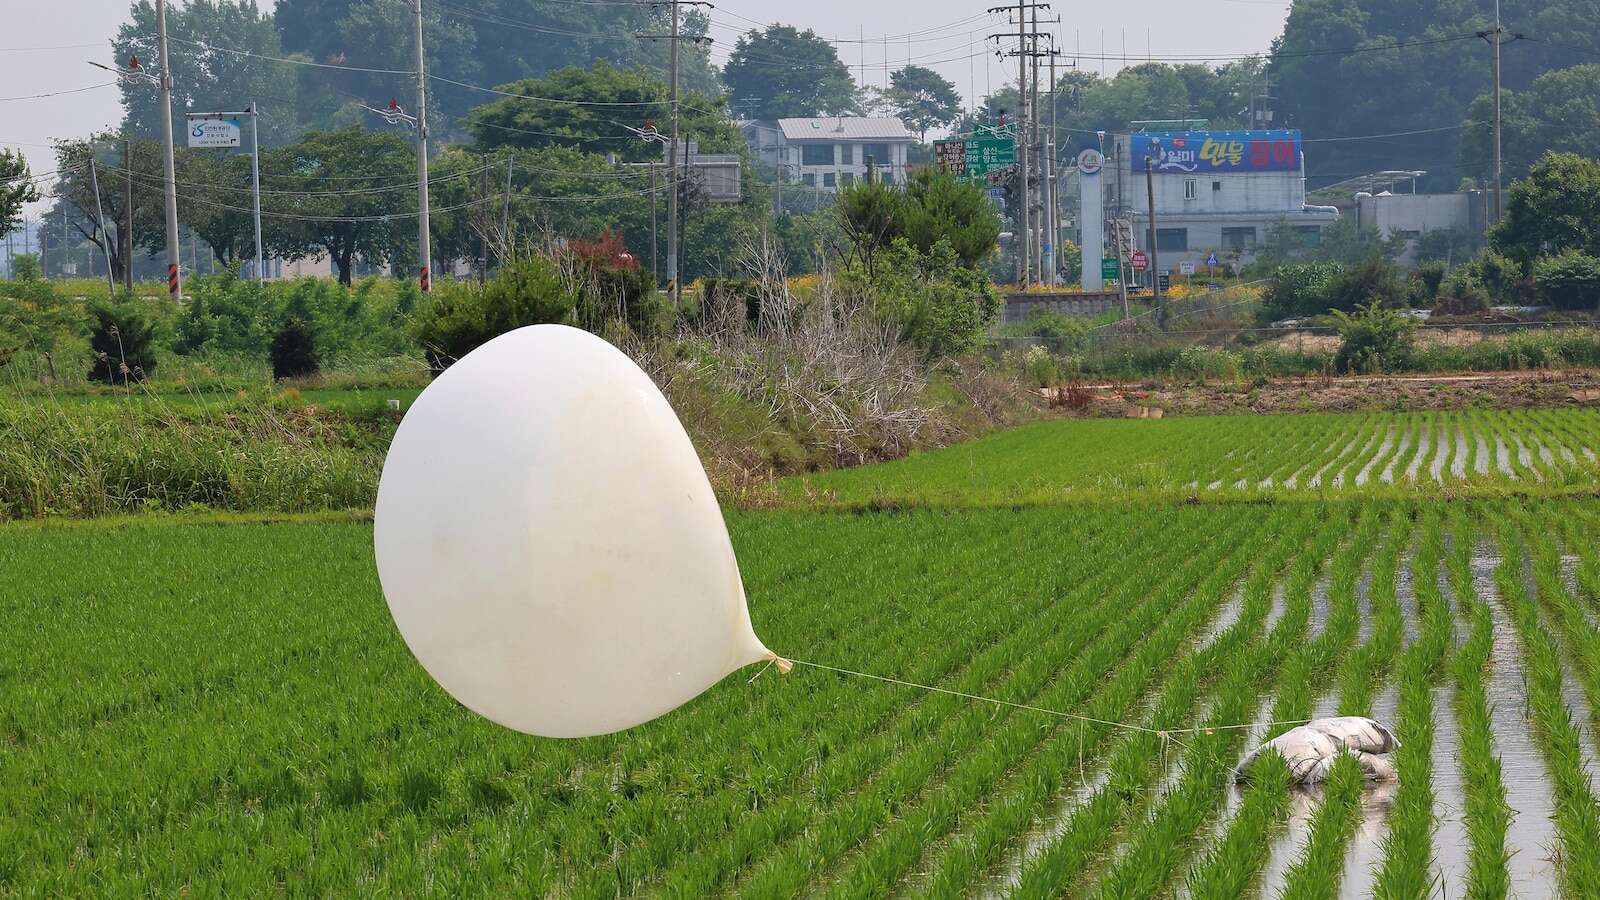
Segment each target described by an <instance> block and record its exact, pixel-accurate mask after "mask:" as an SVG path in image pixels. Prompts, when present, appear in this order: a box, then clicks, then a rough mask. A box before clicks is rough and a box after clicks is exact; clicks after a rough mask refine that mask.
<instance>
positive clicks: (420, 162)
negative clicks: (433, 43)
mask: <svg viewBox="0 0 1600 900" xmlns="http://www.w3.org/2000/svg"><path fill="white" fill-rule="evenodd" d="M412 11H413V12H414V13H415V14H416V25H417V262H418V264H419V266H420V270H419V272H418V275H417V279H418V284H419V285H420V286H421V288H422V292H423V293H424V294H426V293H428V292H430V291H432V290H433V278H432V271H431V270H432V268H433V260H432V249H431V248H430V247H429V244H428V71H427V62H426V60H425V59H424V58H423V54H422V0H413V2H412Z"/></svg>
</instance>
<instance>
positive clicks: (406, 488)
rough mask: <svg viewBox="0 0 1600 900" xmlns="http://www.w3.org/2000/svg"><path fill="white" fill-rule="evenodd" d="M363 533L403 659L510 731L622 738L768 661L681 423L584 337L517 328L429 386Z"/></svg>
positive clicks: (610, 353)
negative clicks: (368, 531)
mask: <svg viewBox="0 0 1600 900" xmlns="http://www.w3.org/2000/svg"><path fill="white" fill-rule="evenodd" d="M376 519H377V521H376V529H375V531H376V537H375V541H376V549H377V560H378V575H379V578H380V580H381V581H382V583H383V592H384V595H385V596H386V597H387V598H388V601H389V610H390V612H391V613H393V615H394V620H395V624H396V625H397V626H399V629H400V633H401V635H403V636H404V637H405V640H406V643H407V644H408V645H409V646H410V648H411V651H412V652H413V653H414V654H416V657H417V659H418V660H419V661H420V662H421V663H422V665H423V667H424V668H426V669H427V670H428V673H429V674H431V675H432V676H433V677H434V679H435V680H437V681H438V682H439V684H440V685H442V686H443V687H444V689H445V690H447V691H449V692H450V693H451V694H452V695H453V696H454V697H455V698H456V699H457V700H459V701H461V703H462V704H464V705H465V706H467V707H468V708H470V709H472V710H474V711H476V712H478V713H480V714H482V715H484V716H486V717H488V718H490V719H492V720H494V721H496V722H499V723H500V724H502V725H505V726H507V727H510V728H514V729H516V730H518V731H523V732H527V733H529V734H538V735H545V736H548V737H582V736H585V735H594V734H605V733H607V732H612V731H620V730H622V729H624V728H630V727H632V726H634V725H638V724H640V723H642V722H647V721H649V720H650V719H653V718H655V717H656V716H659V715H661V714H662V713H665V712H667V711H668V710H671V709H673V708H674V707H677V706H679V705H681V704H683V703H684V702H686V701H688V700H690V699H691V698H693V697H695V696H696V695H698V694H699V693H701V692H702V691H704V690H705V689H706V688H708V687H710V686H711V685H713V684H715V683H716V682H717V681H719V680H721V679H722V678H723V677H724V676H726V675H727V674H729V673H730V672H732V671H734V670H735V669H738V668H740V667H741V666H745V665H748V664H750V663H753V662H758V661H760V660H762V659H766V658H768V657H769V652H768V651H767V649H766V647H764V646H763V645H762V644H761V641H760V640H759V639H757V638H756V636H755V632H754V631H753V630H752V629H751V626H750V614H749V612H748V610H747V609H746V607H745V597H744V587H743V585H742V583H741V582H740V579H739V568H738V564H737V563H736V562H735V560H734V556H733V547H732V545H731V543H730V542H729V540H728V532H727V528H726V526H725V525H724V523H723V520H722V513H721V511H720V510H719V509H718V507H717V503H716V498H715V497H714V496H713V494H712V491H711V485H710V483H709V482H708V481H707V480H706V475H705V470H704V469H703V468H702V467H701V465H700V460H699V457H698V456H697V455H696V454H695V451H694V447H693V446H692V445H691V444H690V442H689V437H688V435H687V434H685V433H684V430H683V426H682V425H681V424H680V423H679V422H678V418H677V416H676V415H674V414H673V412H672V408H671V407H670V406H668V405H667V401H666V398H664V397H662V396H661V392H660V391H659V390H657V389H656V386H655V384H654V383H652V382H651V381H650V379H649V377H648V376H647V375H645V374H644V372H642V371H640V369H639V368H638V366H636V365H634V363H633V361H632V360H630V359H628V357H627V356H625V355H624V354H623V353H622V352H621V351H619V350H617V349H616V348H614V347H612V346H611V345H610V344H607V343H606V342H605V341H602V340H601V339H599V338H597V337H594V336H593V335H591V334H589V333H587V332H584V331H580V330H578V329H575V328H568V327H565V326H562V325H535V326H532V327H528V328H521V329H518V330H516V331H513V332H510V333H508V334H504V335H501V336H500V337H498V338H495V339H494V340H492V341H490V342H489V343H487V344H485V345H483V346H482V347H480V348H478V349H477V350H474V351H473V352H472V353H469V354H468V355H467V356H465V357H464V358H462V359H461V360H460V361H459V362H457V363H456V364H455V365H453V366H451V367H450V368H449V369H448V370H446V371H445V372H444V373H443V374H442V375H440V376H439V378H438V379H436V380H435V381H434V382H433V384H431V385H430V386H429V387H428V389H427V390H425V391H423V392H422V396H420V397H418V398H417V401H416V403H415V404H413V405H412V407H411V409H410V411H408V412H407V413H406V417H405V419H404V421H402V422H401V423H400V428H399V431H398V432H397V433H396V434H395V438H394V443H393V445H392V446H391V447H390V449H389V455H388V459H387V460H386V461H385V462H384V467H383V478H382V481H381V483H380V484H379V487H378V502H377V511H376Z"/></svg>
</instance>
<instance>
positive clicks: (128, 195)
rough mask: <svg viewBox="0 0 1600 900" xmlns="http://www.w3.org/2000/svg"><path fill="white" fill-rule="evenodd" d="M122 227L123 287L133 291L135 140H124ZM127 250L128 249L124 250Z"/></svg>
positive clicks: (119, 246)
mask: <svg viewBox="0 0 1600 900" xmlns="http://www.w3.org/2000/svg"><path fill="white" fill-rule="evenodd" d="M122 175H123V184H122V227H123V229H124V234H123V235H122V236H120V238H119V239H118V241H117V247H118V248H119V249H118V252H120V253H122V254H123V256H122V286H123V287H125V288H127V289H128V291H129V292H130V293H131V292H132V291H133V139H132V138H123V139H122ZM122 248H126V249H122Z"/></svg>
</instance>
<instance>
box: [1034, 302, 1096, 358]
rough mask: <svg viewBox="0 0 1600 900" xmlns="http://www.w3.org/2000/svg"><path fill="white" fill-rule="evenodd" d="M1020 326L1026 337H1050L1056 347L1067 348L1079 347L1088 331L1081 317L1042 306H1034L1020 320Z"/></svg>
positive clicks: (1074, 348)
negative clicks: (1055, 343)
mask: <svg viewBox="0 0 1600 900" xmlns="http://www.w3.org/2000/svg"><path fill="white" fill-rule="evenodd" d="M1022 327H1023V330H1024V331H1026V332H1027V336H1028V337H1045V338H1052V339H1053V340H1055V341H1056V342H1057V347H1058V348H1064V349H1069V350H1076V349H1081V348H1082V346H1083V338H1084V336H1085V335H1087V334H1088V333H1089V326H1088V324H1086V323H1085V322H1084V320H1083V319H1081V318H1078V317H1076V316H1069V315H1067V314H1066V313H1060V312H1056V311H1055V310H1053V309H1045V308H1044V307H1034V309H1033V310H1032V311H1030V312H1029V313H1028V315H1027V317H1026V318H1025V319H1023V320H1022Z"/></svg>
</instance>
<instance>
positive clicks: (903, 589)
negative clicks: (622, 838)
mask: <svg viewBox="0 0 1600 900" xmlns="http://www.w3.org/2000/svg"><path fill="white" fill-rule="evenodd" d="M1026 518H1027V517H1023V521H1022V522H1019V523H1018V524H1020V525H1022V526H1023V527H1024V528H1026V527H1028V523H1027V522H1026ZM990 519H991V517H989V516H977V517H960V518H956V519H954V520H953V521H955V522H962V521H965V522H967V523H968V525H967V527H968V528H971V527H973V525H975V524H976V522H978V521H980V520H981V521H983V522H985V523H989V522H990ZM817 524H820V523H813V527H816V525H817ZM992 524H999V525H1002V526H1003V525H1004V523H1003V522H1000V521H994V522H993V523H992ZM1035 527H1036V523H1035ZM1117 527H1118V531H1120V529H1121V528H1122V527H1123V526H1122V525H1120V524H1118V526H1117ZM963 530H964V529H962V528H960V527H956V528H954V529H953V530H952V533H951V537H952V538H955V539H957V540H959V539H960V538H957V537H956V535H959V534H960V533H961V532H962V531H963ZM1000 534H1001V535H1003V537H1002V541H1001V543H1000V544H998V545H995V544H993V543H987V542H986V545H979V546H978V547H976V548H974V549H975V551H976V552H974V553H966V552H963V553H961V554H958V555H957V557H956V558H955V559H953V560H948V561H946V560H940V561H939V562H938V564H937V565H935V566H934V567H933V568H931V569H927V570H923V571H921V572H918V573H917V575H916V576H915V577H914V578H913V579H912V580H911V581H910V582H909V583H901V582H900V579H899V576H891V577H889V578H886V579H885V578H879V577H877V574H878V573H873V576H872V577H867V578H863V576H864V575H865V574H866V572H865V571H864V570H863V569H860V568H857V569H853V570H852V569H847V570H845V571H844V572H843V576H844V578H843V581H842V582H841V583H840V584H839V585H838V587H837V588H836V589H835V590H834V591H833V592H831V593H832V594H833V596H834V597H835V598H837V599H838V600H842V601H844V602H843V604H842V606H843V607H844V608H845V609H847V608H849V607H852V606H859V605H860V600H858V599H856V597H854V596H852V595H859V596H860V597H872V598H873V599H874V600H877V601H880V602H881V600H882V599H884V598H886V597H889V596H901V597H905V598H906V599H907V600H909V601H910V602H911V603H913V604H916V603H921V602H923V601H922V600H921V597H922V596H925V595H933V596H935V597H938V598H939V600H938V602H937V603H935V604H932V608H931V610H930V611H931V612H932V613H933V615H932V616H925V615H923V614H922V613H921V612H920V611H919V612H912V610H911V609H907V610H904V611H902V615H904V614H905V613H910V616H909V617H908V618H906V617H902V618H900V619H899V621H898V622H894V621H893V619H894V618H895V617H894V616H891V617H890V621H888V622H885V623H883V624H884V626H885V628H884V629H883V631H882V633H880V634H870V633H869V634H867V635H864V636H863V637H864V638H865V639H864V640H857V639H856V637H857V636H856V635H855V634H854V633H853V632H854V631H855V629H854V628H853V627H851V625H850V623H849V622H848V620H847V619H846V620H845V621H841V622H837V623H836V624H835V625H834V626H833V627H832V628H830V629H829V630H830V631H836V632H839V634H840V637H842V636H844V635H848V636H849V637H850V640H841V639H840V637H836V636H835V635H834V634H827V633H825V634H823V635H819V637H820V638H821V640H820V642H818V643H815V644H813V646H822V645H827V646H829V650H828V651H827V654H826V655H828V656H829V658H830V659H834V661H842V659H850V658H859V657H861V656H864V655H868V654H870V655H873V656H875V657H876V658H877V661H878V662H880V663H881V664H885V665H894V666H903V668H900V669H898V671H901V672H903V673H906V674H907V675H908V677H916V678H928V679H929V680H933V681H938V680H940V679H941V678H942V677H945V676H946V675H947V674H948V673H964V674H962V675H961V677H970V676H971V673H972V671H973V668H972V667H973V664H974V661H975V660H978V661H981V660H982V659H984V658H986V657H993V656H994V655H996V653H997V652H1000V651H996V650H995V647H997V646H999V645H1001V644H1004V643H1006V642H1011V641H1015V640H1016V639H1017V638H1016V633H1017V632H1018V631H1023V630H1026V627H1027V626H1028V624H1029V622H1030V619H1031V618H1037V617H1039V616H1041V615H1043V614H1045V613H1048V612H1049V611H1050V609H1051V606H1050V603H1049V601H1050V598H1049V596H1048V594H1047V592H1045V591H1042V590H1039V588H1038V587H1037V579H1038V577H1039V574H1040V573H1034V572H1028V571H1018V570H1012V571H1010V572H1007V573H1005V574H1003V575H1001V576H1000V577H999V578H997V579H996V581H995V582H992V583H990V584H988V585H986V587H987V589H989V590H999V591H1001V592H1003V593H1011V592H1015V593H1016V594H1017V595H1018V602H1015V603H1012V604H1008V605H1007V606H1006V607H1004V608H1003V609H1002V610H1001V611H1000V613H999V614H996V615H992V616H988V617H985V618H984V619H982V620H979V621H977V622H975V623H974V624H973V627H971V628H970V629H968V631H967V632H964V633H962V634H959V635H954V636H951V639H950V640H947V641H944V642H942V643H940V644H939V645H937V648H936V652H928V651H927V650H926V649H922V650H920V651H919V649H918V648H916V647H915V646H913V645H909V644H907V643H906V642H904V641H903V640H902V639H901V638H900V635H901V634H902V633H903V632H904V630H906V629H911V630H916V629H923V630H927V631H932V632H940V631H941V629H942V628H943V627H945V624H946V623H947V622H949V621H953V620H957V619H960V618H962V617H964V616H967V615H969V614H970V610H971V608H972V606H973V604H974V603H977V602H979V600H980V598H981V596H982V593H981V591H979V590H978V589H976V588H975V586H972V585H969V584H967V583H966V582H964V581H962V580H960V578H959V576H960V573H961V572H962V571H964V570H966V569H968V568H970V566H972V565H974V564H981V563H978V562H977V561H978V560H981V559H986V558H992V555H993V554H994V553H995V552H998V551H1000V550H1001V549H1002V548H1004V549H1006V550H1009V549H1012V548H1014V547H1016V546H1017V543H1018V540H1019V537H1020V536H1019V535H1018V534H1017V533H1016V532H1014V531H1013V532H1011V533H1009V534H1008V533H1007V532H1006V531H1001V532H1000ZM1119 537H1121V538H1122V540H1124V541H1125V540H1126V534H1119ZM1116 543H1117V542H1108V543H1105V544H1100V545H1098V548H1097V547H1096V545H1094V544H1093V543H1091V545H1090V547H1089V548H1088V549H1089V550H1090V551H1091V552H1089V553H1084V554H1082V555H1076V554H1075V555H1074V556H1072V557H1070V558H1069V559H1068V560H1065V562H1069V563H1070V565H1068V566H1066V568H1065V571H1066V572H1067V573H1069V574H1075V573H1076V572H1077V571H1078V570H1079V568H1080V567H1081V566H1082V565H1083V564H1084V562H1085V560H1086V559H1089V558H1092V557H1093V555H1094V553H1093V552H1092V551H1094V550H1096V549H1098V550H1100V551H1105V550H1108V549H1110V547H1112V546H1115V545H1116ZM886 549H887V550H888V552H889V553H890V554H891V555H893V554H895V552H896V551H895V548H894V546H893V543H892V542H891V546H890V547H889V548H886ZM899 552H900V554H901V555H904V556H910V557H912V558H913V559H916V560H918V561H919V563H921V562H926V560H924V559H921V558H920V557H918V555H917V554H907V553H905V551H904V550H901V551H899ZM868 565H870V564H868ZM917 568H918V566H913V568H912V571H914V572H915V571H916V570H917ZM852 579H854V583H853V584H852ZM874 581H876V582H878V584H876V585H875V584H873V582H874ZM952 584H954V585H957V589H956V590H953V591H952V590H948V588H949V587H950V586H951V585H952ZM801 590H805V589H804V588H803V587H802V588H801ZM1041 594H1042V595H1044V596H1039V595H1041ZM839 612H843V609H841V610H839ZM1017 613H1022V614H1023V616H1022V618H1020V619H1019V618H1017V616H1016V614H1017ZM813 614H814V611H813ZM837 616H838V613H837V612H836V613H834V614H833V615H831V616H829V617H825V618H835V617H837ZM757 619H758V622H760V616H759V615H758V616H757ZM769 640H771V638H769ZM794 646H804V645H801V644H796V645H794ZM835 654H837V655H838V656H839V657H842V659H840V658H835V656H834V655H835ZM797 655H802V656H803V657H809V656H811V655H813V654H811V653H806V654H797ZM980 668H981V666H980ZM791 678H796V681H798V679H806V680H807V681H806V688H807V692H808V697H807V701H808V702H805V703H794V702H790V701H789V700H787V699H786V695H787V694H788V692H789V691H790V690H791V689H792V688H793V687H798V686H799V685H798V684H791V683H790V682H789V681H788V680H782V681H780V680H778V679H777V678H776V676H772V677H769V678H765V679H762V680H761V681H759V682H757V684H756V685H755V686H753V687H751V686H745V685H744V684H743V682H742V681H739V682H736V683H733V684H732V685H730V687H731V690H732V692H733V693H734V694H735V695H739V694H744V695H747V697H748V699H749V700H751V701H754V702H756V703H758V704H759V707H758V709H759V711H753V712H752V714H751V715H749V716H744V717H741V718H743V719H747V720H748V721H747V722H743V723H731V722H719V723H718V726H719V727H717V728H714V729H711V730H709V731H706V730H705V729H701V731H702V735H701V736H700V738H699V740H698V741H697V742H696V743H695V744H692V745H690V746H687V747H684V748H681V749H674V748H670V747H667V748H662V749H661V750H660V751H659V752H657V753H654V754H652V757H653V758H652V759H648V760H644V761H643V764H644V765H646V766H652V765H655V764H656V763H655V760H656V759H664V760H670V761H673V762H675V763H676V762H677V761H679V760H690V761H692V760H694V759H697V758H698V759H705V758H713V759H715V758H719V757H721V756H726V755H727V753H728V751H729V750H730V749H733V750H736V751H739V752H740V755H741V757H744V755H745V754H746V753H747V754H748V757H744V758H745V759H746V760H747V761H748V763H749V764H750V765H752V766H754V767H756V768H757V769H758V770H760V771H762V772H763V773H765V774H763V776H762V777H761V779H760V781H761V787H760V790H761V793H762V794H763V795H764V796H772V797H774V798H776V797H781V796H783V795H784V794H785V793H786V792H787V790H788V788H787V784H788V783H789V782H790V781H792V780H793V779H794V778H795V777H797V776H798V775H799V774H800V773H802V772H805V771H807V770H808V768H809V767H808V761H809V760H810V759H811V758H812V757H813V756H814V752H815V751H814V748H817V747H822V748H829V747H836V746H837V747H850V748H854V747H855V746H857V744H856V741H858V740H859V736H860V735H863V734H873V733H875V732H877V731H879V730H887V731H888V732H889V733H892V734H893V733H899V732H903V731H905V730H907V729H916V728H920V727H923V725H922V724H921V723H923V722H924V721H925V720H924V719H923V716H925V715H926V714H927V709H926V708H922V707H916V706H915V705H914V706H913V708H911V709H909V710H908V709H906V708H905V707H904V706H903V704H898V703H896V702H895V700H896V699H897V698H893V697H888V696H884V695H883V694H881V693H872V694H869V695H867V696H865V697H862V696H859V695H860V692H859V691H858V690H852V687H859V686H858V685H856V686H851V685H844V684H839V683H838V682H837V681H836V680H835V679H833V678H831V677H828V676H820V675H818V674H817V673H812V672H809V671H804V670H803V671H802V673H801V674H800V675H799V676H791ZM674 715H675V716H676V715H677V714H674ZM746 728H748V729H750V732H749V735H748V736H746V737H742V738H741V739H739V740H738V741H734V742H732V744H730V742H729V737H728V734H729V733H734V734H737V733H739V732H740V731H742V730H744V729H746ZM695 774H696V773H694V772H693V771H685V772H684V773H683V775H684V778H685V780H689V779H693V778H695ZM698 793H699V794H700V796H699V797H698V798H697V802H696V804H695V805H694V807H693V808H692V809H688V810H686V809H685V808H684V807H683V806H681V805H679V804H671V803H667V804H658V805H655V806H643V807H639V809H638V814H637V815H630V816H626V817H625V818H622V821H619V818H621V817H619V816H618V815H616V814H614V813H613V814H610V815H604V814H599V815H597V814H593V812H592V811H589V810H571V811H568V812H567V813H566V815H564V816H562V817H561V818H559V819H557V820H555V821H552V822H550V823H549V825H550V827H551V828H559V829H560V830H561V833H562V834H563V835H564V836H565V840H566V842H567V843H569V844H577V843H578V839H579V838H582V837H583V836H585V835H592V836H593V838H592V843H591V846H593V847H595V851H596V855H595V857H594V858H592V859H589V860H585V859H583V858H581V857H580V858H578V859H576V860H574V861H573V862H574V863H576V864H575V865H573V866H571V867H570V868H569V869H568V872H569V873H570V874H571V876H573V877H574V878H578V879H581V880H579V881H578V882H576V883H574V884H569V886H568V890H570V891H573V892H581V891H583V890H588V889H590V888H591V887H593V886H594V885H597V884H599V883H600V882H602V881H609V882H610V883H611V884H612V885H613V889H615V886H616V885H622V886H623V887H625V888H629V886H633V887H637V885H638V884H641V883H643V882H644V881H646V880H650V879H653V878H655V877H657V876H658V875H659V874H660V872H661V870H662V868H663V867H664V866H665V864H666V863H667V862H668V861H670V860H672V859H674V858H676V856H677V855H678V853H679V852H680V848H683V847H692V846H695V845H697V844H698V843H699V836H700V835H702V834H707V833H709V832H707V831H705V829H711V828H716V827H728V826H729V825H730V824H731V822H732V821H733V820H735V819H737V818H738V817H740V816H741V815H743V814H744V813H746V812H747V811H748V809H749V806H750V801H751V796H750V785H748V784H746V783H744V782H743V781H742V780H734V781H729V782H727V783H725V784H722V785H720V786H711V789H702V790H700V791H699V792H698ZM618 827H626V830H627V832H628V833H629V834H630V835H631V836H632V839H630V840H629V841H628V842H627V846H625V847H622V848H616V849H608V847H607V844H606V842H605V835H607V834H609V833H610V832H612V831H613V830H614V829H616V828H618ZM586 886H588V887H586ZM629 889H632V888H629Z"/></svg>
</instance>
